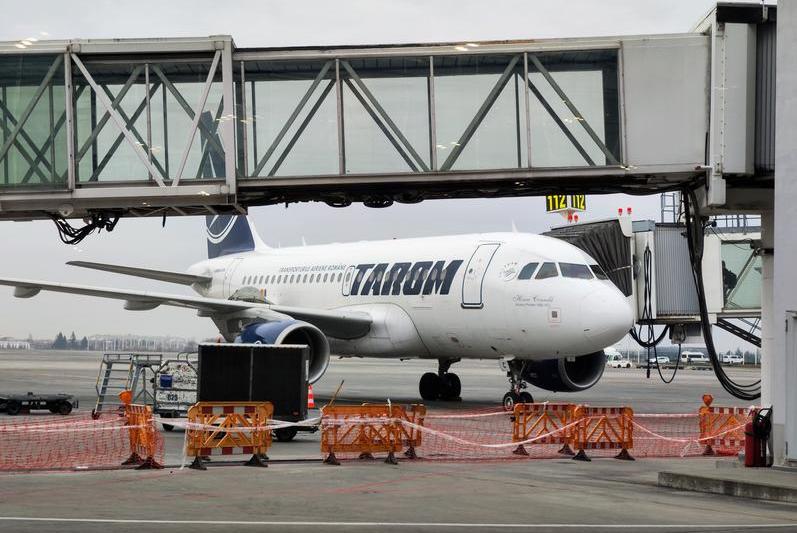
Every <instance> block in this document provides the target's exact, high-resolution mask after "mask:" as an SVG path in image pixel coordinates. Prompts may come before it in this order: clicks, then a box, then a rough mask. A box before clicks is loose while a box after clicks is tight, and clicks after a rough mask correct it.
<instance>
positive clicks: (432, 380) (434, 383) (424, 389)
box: [418, 372, 443, 401]
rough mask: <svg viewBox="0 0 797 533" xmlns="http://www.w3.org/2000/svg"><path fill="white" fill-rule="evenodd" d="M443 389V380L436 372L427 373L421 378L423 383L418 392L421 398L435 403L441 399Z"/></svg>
mask: <svg viewBox="0 0 797 533" xmlns="http://www.w3.org/2000/svg"><path fill="white" fill-rule="evenodd" d="M442 389H443V380H441V379H440V376H438V375H437V374H435V373H434V372H427V373H426V374H424V375H423V376H421V382H420V384H419V385H418V390H419V392H420V393H421V398H423V399H424V400H427V401H434V400H437V399H438V398H440V392H441V391H442Z"/></svg>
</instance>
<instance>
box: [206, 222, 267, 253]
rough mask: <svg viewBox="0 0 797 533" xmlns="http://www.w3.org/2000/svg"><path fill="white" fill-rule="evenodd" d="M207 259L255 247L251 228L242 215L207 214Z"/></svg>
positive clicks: (247, 250) (250, 249) (246, 250)
mask: <svg viewBox="0 0 797 533" xmlns="http://www.w3.org/2000/svg"><path fill="white" fill-rule="evenodd" d="M205 223H206V226H207V234H208V259H213V258H214V257H219V256H221V255H229V254H237V253H240V252H250V251H252V250H254V249H255V239H254V237H253V235H252V229H251V228H250V227H249V222H248V221H247V220H246V217H244V216H237V215H208V216H207V217H206V219H205Z"/></svg>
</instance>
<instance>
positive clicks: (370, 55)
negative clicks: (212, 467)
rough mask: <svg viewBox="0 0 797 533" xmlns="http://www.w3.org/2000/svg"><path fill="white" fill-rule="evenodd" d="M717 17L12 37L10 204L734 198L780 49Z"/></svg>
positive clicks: (750, 166)
mask: <svg viewBox="0 0 797 533" xmlns="http://www.w3.org/2000/svg"><path fill="white" fill-rule="evenodd" d="M723 16H726V15H722V13H721V12H719V11H718V14H714V15H712V16H711V17H709V18H708V19H707V21H706V22H704V23H703V25H702V26H701V27H698V28H696V30H695V31H694V32H692V33H685V34H672V35H644V36H628V37H606V38H588V39H548V40H530V41H501V42H468V43H446V44H418V45H377V46H346V47H303V48H238V47H236V46H235V44H234V42H233V39H232V37H230V36H211V37H207V38H167V39H113V40H80V39H77V40H68V41H36V42H31V41H19V42H7V43H0V218H3V219H13V220H24V219H37V218H48V217H50V216H52V215H60V216H63V217H83V216H86V215H88V214H91V213H98V212H106V213H107V212H110V213H116V214H119V215H121V216H161V215H166V214H168V215H185V214H200V213H216V212H220V211H221V212H227V211H239V212H243V211H245V210H246V208H247V207H249V206H253V205H264V204H273V203H281V202H293V201H307V200H316V201H324V202H327V203H329V204H331V205H336V206H344V205H348V204H349V203H351V202H353V201H362V202H365V203H366V204H367V205H370V206H374V207H382V206H386V205H390V204H391V203H392V202H394V201H398V202H417V201H420V200H423V199H426V198H448V197H491V196H516V195H534V194H541V193H544V192H550V191H554V190H555V191H562V192H568V191H570V192H579V193H583V192H590V193H601V192H629V193H646V192H655V191H660V190H668V189H673V188H677V187H679V186H681V185H683V184H685V183H692V182H705V183H706V184H708V187H707V191H708V192H707V194H706V197H705V202H706V203H707V204H721V203H722V202H723V201H724V198H725V180H724V178H726V177H728V178H729V177H736V178H743V179H744V180H745V182H749V181H750V180H753V181H755V180H756V179H758V178H759V177H761V176H766V175H767V172H769V171H767V169H766V165H761V164H759V163H760V161H759V160H761V161H763V160H764V159H765V158H766V155H767V154H768V152H766V150H765V149H766V148H767V147H766V146H762V147H761V154H759V152H758V151H756V152H755V153H753V152H752V151H750V150H748V148H749V147H750V146H753V144H751V143H752V142H753V135H754V133H755V134H756V135H758V134H759V133H761V131H764V130H766V128H768V127H770V123H769V122H766V120H764V119H765V118H766V116H767V114H766V113H768V112H770V111H771V110H770V108H769V107H767V105H769V104H768V101H765V100H764V96H765V94H764V93H761V92H760V91H758V92H757V91H755V90H754V89H755V87H754V86H751V85H750V83H748V82H749V80H753V81H755V80H756V79H758V78H757V73H759V71H760V70H761V68H763V67H761V66H759V67H756V65H758V63H754V62H751V61H750V60H749V58H750V54H755V53H765V51H764V48H763V45H762V44H761V42H760V41H761V38H758V40H757V38H756V33H755V27H756V25H757V23H752V24H751V23H749V22H734V23H725V22H723V20H722V17H723ZM751 28H752V29H751ZM759 33H761V32H759ZM739 50H742V51H744V52H745V53H744V54H741V55H739V54H738V52H739ZM756 69H758V70H756ZM764 73H766V72H764ZM759 93H761V94H759ZM707 95H710V98H707V97H706V96H707ZM756 106H758V107H756ZM740 117H741V118H740ZM759 119H761V120H760V121H759ZM754 122H755V128H754V127H753V125H754ZM759 122H761V124H760V125H759ZM759 126H760V127H759ZM759 130H760V131H759ZM761 136H762V138H763V139H765V138H766V137H765V136H764V135H763V134H761ZM740 147H742V148H744V149H742V150H741V151H740ZM756 147H757V148H758V146H757V145H756ZM770 170H771V169H770ZM769 174H770V175H771V172H769Z"/></svg>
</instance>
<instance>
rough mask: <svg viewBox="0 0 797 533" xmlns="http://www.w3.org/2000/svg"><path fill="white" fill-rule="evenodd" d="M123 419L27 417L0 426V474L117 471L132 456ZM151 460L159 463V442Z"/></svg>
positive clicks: (112, 415) (104, 416)
mask: <svg viewBox="0 0 797 533" xmlns="http://www.w3.org/2000/svg"><path fill="white" fill-rule="evenodd" d="M139 429H141V428H139V427H138V426H130V425H128V422H127V419H126V418H125V417H123V416H119V415H118V414H115V413H109V414H102V415H100V416H99V417H98V418H96V419H94V418H92V416H91V414H88V413H87V414H75V415H68V416H25V417H15V418H13V419H11V418H3V419H2V421H0V470H6V471H8V470H58V469H75V468H79V469H82V468H104V467H118V466H120V465H121V464H122V463H123V462H124V461H125V460H126V459H128V458H129V457H130V455H131V438H130V435H131V430H133V431H134V432H135V431H136V430H139ZM153 438H154V440H155V442H154V445H155V450H156V454H155V459H156V460H157V461H159V462H161V461H162V460H163V438H162V436H161V435H160V433H159V432H155V435H153Z"/></svg>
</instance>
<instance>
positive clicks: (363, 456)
mask: <svg viewBox="0 0 797 533" xmlns="http://www.w3.org/2000/svg"><path fill="white" fill-rule="evenodd" d="M357 459H368V460H369V461H373V460H374V455H373V454H372V453H371V452H363V453H361V454H360V456H359V457H358V458H357Z"/></svg>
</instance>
